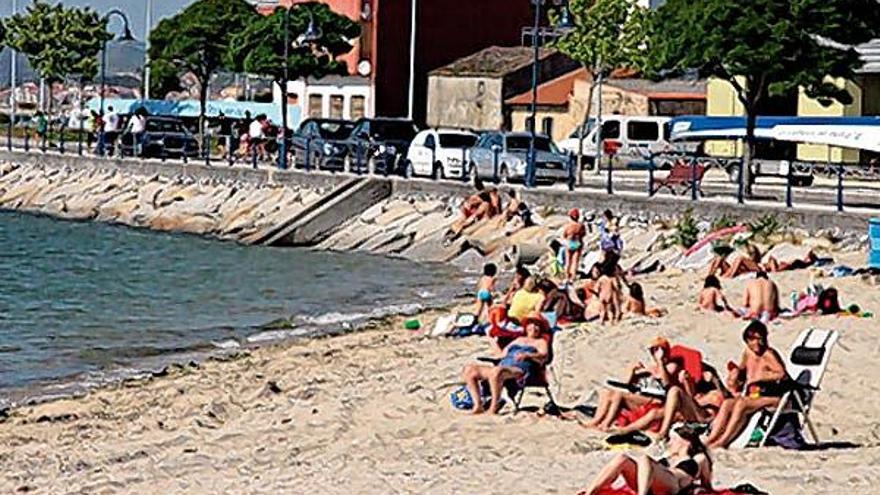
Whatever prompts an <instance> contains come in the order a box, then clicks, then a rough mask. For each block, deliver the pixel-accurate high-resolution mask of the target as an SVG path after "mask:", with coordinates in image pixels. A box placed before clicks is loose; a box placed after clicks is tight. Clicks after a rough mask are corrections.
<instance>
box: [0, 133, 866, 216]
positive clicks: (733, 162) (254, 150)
mask: <svg viewBox="0 0 880 495" xmlns="http://www.w3.org/2000/svg"><path fill="white" fill-rule="evenodd" d="M6 134H7V135H6V148H7V149H8V150H9V151H24V152H29V153H50V152H51V153H58V154H62V155H63V154H76V155H80V156H82V155H92V156H97V157H115V158H117V159H156V160H161V161H162V162H166V161H170V162H175V161H176V162H179V163H183V164H186V163H190V162H199V163H204V164H205V165H207V166H228V167H233V166H247V167H251V168H258V167H260V166H263V167H266V166H269V167H278V166H280V165H281V164H282V163H284V162H282V160H280V156H279V155H278V152H277V150H278V148H279V147H278V146H277V144H278V143H277V142H275V141H274V140H266V141H264V142H261V143H259V144H254V143H251V144H250V145H243V144H241V143H239V141H238V140H237V139H235V138H234V137H232V136H215V135H212V134H206V136H205V138H204V142H203V143H200V144H198V143H197V145H196V147H195V148H193V149H187V148H186V146H185V145H184V148H182V149H181V148H174V149H168V148H166V145H165V142H164V141H161V142H160V146H159V149H158V150H157V149H156V146H155V143H153V144H152V145H151V147H150V150H149V151H147V150H146V149H145V148H144V147H143V146H141V145H140V144H141V140H140V139H139V138H137V137H135V136H130V135H123V134H118V133H112V134H111V133H104V132H99V133H89V132H87V131H85V130H84V129H83V128H82V127H81V126H80V127H78V128H75V129H71V128H68V127H60V128H59V127H55V128H53V129H50V130H49V131H48V132H45V133H42V134H38V133H37V132H35V130H34V129H33V128H26V127H13V126H12V125H11V124H10V125H9V126H8V128H7V133H6ZM123 137H124V138H125V141H126V144H123V143H122V141H123V139H122V138H123ZM129 142H130V143H131V145H129V144H128V143H129ZM318 148H319V146H318V145H315V144H314V143H313V141H312V140H311V139H309V140H306V141H305V146H304V148H303V149H301V150H297V149H294V148H293V147H291V146H288V150H291V153H290V156H289V158H288V160H287V161H286V163H287V164H288V166H290V167H292V168H298V169H301V170H304V171H306V172H310V171H314V170H326V171H331V172H342V173H352V174H356V175H382V176H390V175H399V176H402V177H409V176H410V175H411V174H410V173H409V172H411V169H410V168H408V167H405V166H404V162H403V160H404V159H405V157H404V156H401V155H400V154H396V153H391V154H388V153H385V152H384V151H382V150H381V147H379V148H378V149H377V148H376V147H372V146H364V145H362V144H358V145H356V146H354V149H350V150H346V151H345V152H344V153H342V155H341V156H333V157H329V158H328V157H326V156H325V153H323V151H324V150H323V149H318ZM498 155H499V154H498V151H497V150H495V153H494V160H493V164H492V165H493V173H492V176H491V177H490V178H488V180H490V181H492V182H495V183H503V182H505V178H504V177H502V176H501V174H500V167H501V164H499V159H498ZM467 157H468V155H467V150H466V149H462V156H461V166H460V172H459V173H458V174H457V176H454V177H451V176H445V175H444V174H441V173H437V171H436V170H435V171H434V172H433V173H431V174H430V176H429V177H430V178H431V179H433V180H451V181H459V182H467V181H469V180H472V179H473V175H472V173H473V170H472V168H471V167H470V166H469V164H468V163H467V162H468V160H467ZM603 158H605V157H603ZM643 158H644V160H643V161H642V162H641V163H640V164H638V165H637V166H635V167H631V168H628V169H626V172H625V173H624V174H621V172H623V170H621V169H617V168H616V167H614V166H611V165H610V164H611V160H610V159H608V160H604V159H600V161H599V163H600V164H603V163H605V162H607V163H608V165H605V166H603V165H600V166H599V167H598V168H597V169H596V170H594V171H592V173H591V172H590V171H584V170H582V169H581V170H579V169H578V167H577V166H576V160H575V157H574V156H573V155H570V156H569V159H568V161H567V163H566V165H565V166H566V179H565V180H564V185H565V187H567V189H568V190H569V191H576V190H580V191H591V192H598V191H603V190H604V192H605V193H606V194H610V195H613V194H619V193H629V194H638V193H639V191H642V192H643V193H644V194H646V195H647V196H648V197H654V196H657V195H659V194H662V193H665V192H669V193H670V194H673V195H676V196H685V195H686V196H688V197H689V198H690V200H691V201H700V200H701V199H703V198H705V197H712V198H720V197H725V196H728V197H732V198H735V201H736V203H738V204H744V203H746V202H747V201H751V200H752V198H750V197H748V196H747V194H746V192H747V188H746V185H745V183H744V174H743V162H742V160H741V159H724V158H710V157H706V156H699V155H695V154H689V153H658V154H652V155H649V156H646V157H643ZM331 165H332V166H331ZM712 169H720V170H723V171H724V173H725V174H727V175H728V176H730V177H731V180H730V182H729V183H727V184H718V183H714V184H710V183H707V181H705V180H704V178H705V175H706V173H707V172H709V171H710V170H712ZM634 171H638V175H637V176H634V175H633V173H634ZM597 172H598V173H597ZM603 174H604V177H603V176H602V175H603ZM621 175H623V176H624V177H620V176H621ZM806 176H808V177H810V178H811V179H810V183H808V184H804V183H803V180H802V179H803V178H804V177H806ZM777 177H778V178H779V179H784V184H781V186H782V187H781V191H780V184H775V185H773V186H768V185H767V184H755V186H754V187H756V188H760V189H761V193H760V194H758V195H757V197H755V199H760V200H765V201H767V200H769V201H774V202H779V203H783V202H784V204H785V206H786V207H788V208H793V207H794V205H795V199H796V196H800V197H799V198H797V199H798V200H799V202H800V201H802V202H803V203H805V204H806V203H808V204H810V205H822V204H824V205H828V206H831V205H833V206H834V207H836V209H837V210H838V211H844V209H845V207H846V206H848V205H849V206H856V205H857V206H860V207H863V208H870V209H880V168H877V169H874V168H869V167H865V166H857V165H845V164H837V163H824V164H823V163H807V162H794V163H792V164H790V166H788V168H787V173H786V174H785V175H784V176H777ZM813 178H818V179H821V180H824V182H825V183H824V184H821V185H816V184H812V180H813ZM615 179H617V182H615ZM734 179H735V180H734ZM848 181H862V184H861V185H855V184H848ZM865 181H867V182H868V183H869V184H871V185H876V186H877V188H876V189H874V188H873V187H871V186H868V187H867V188H866V187H865ZM639 184H641V185H639ZM811 184H812V185H811ZM537 187H545V185H544V184H539V185H538V186H537ZM556 187H558V186H556ZM771 189H772V191H771V192H768V191H770V190H771ZM847 189H849V191H847ZM848 194H854V195H855V196H854V199H852V200H850V201H849V203H848V202H847V195H848ZM768 195H769V196H768ZM872 195H873V196H874V201H877V203H878V204H874V203H873V202H872V201H871V196H872ZM859 198H862V199H861V201H863V203H859V201H860V199H859Z"/></svg>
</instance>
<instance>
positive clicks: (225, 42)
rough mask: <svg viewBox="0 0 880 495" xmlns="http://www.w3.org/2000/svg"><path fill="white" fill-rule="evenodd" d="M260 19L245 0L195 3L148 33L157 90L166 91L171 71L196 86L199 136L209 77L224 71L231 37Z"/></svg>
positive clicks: (206, 0)
mask: <svg viewBox="0 0 880 495" xmlns="http://www.w3.org/2000/svg"><path fill="white" fill-rule="evenodd" d="M260 17H261V16H260V14H258V13H257V11H256V10H254V7H253V6H252V5H251V4H249V3H248V2H246V1H245V0H198V1H197V2H195V3H193V4H192V5H190V6H189V7H187V8H186V9H184V10H183V11H181V12H180V13H178V14H177V15H175V16H174V17H169V18H167V19H164V20H162V22H160V23H159V25H158V26H156V28H155V29H153V31H152V32H150V60H151V67H152V68H153V69H154V71H153V74H154V75H155V77H156V78H157V80H158V82H159V84H160V86H161V85H164V86H165V87H166V88H167V87H168V85H169V74H170V73H171V72H172V71H173V72H174V73H175V74H176V75H177V76H181V75H183V74H186V73H192V74H193V75H194V76H195V77H196V79H197V80H198V82H199V132H200V133H204V128H205V126H204V124H205V107H206V105H207V100H208V83H209V82H210V80H211V76H213V75H214V74H215V73H216V72H217V71H218V70H219V69H222V68H224V67H225V65H224V62H225V61H226V60H227V59H226V52H227V51H228V49H229V43H230V41H231V39H232V37H233V35H234V34H235V33H238V32H240V31H243V30H244V29H246V28H247V27H248V26H249V25H250V24H251V23H253V22H256V21H257V20H258V19H259V18H260ZM172 86H173V84H172ZM157 94H160V93H157Z"/></svg>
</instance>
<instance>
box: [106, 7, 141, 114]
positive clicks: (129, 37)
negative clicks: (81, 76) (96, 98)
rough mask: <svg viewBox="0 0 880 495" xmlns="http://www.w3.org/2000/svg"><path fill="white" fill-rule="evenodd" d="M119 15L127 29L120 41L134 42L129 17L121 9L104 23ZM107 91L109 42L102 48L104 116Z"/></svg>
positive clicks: (114, 12)
mask: <svg viewBox="0 0 880 495" xmlns="http://www.w3.org/2000/svg"><path fill="white" fill-rule="evenodd" d="M114 15H118V16H119V17H120V18H121V19H122V23H123V25H124V27H125V29H124V30H123V32H122V35H121V36H120V37H119V38H118V41H134V36H132V35H131V28H130V27H129V24H128V17H126V16H125V14H124V13H122V11H121V10H119V9H113V10H111V11H110V12H107V14H106V15H105V16H104V22H108V21H109V20H110V17H112V16H114ZM106 91H107V41H106V40H105V41H104V46H103V47H102V48H101V114H102V115H103V114H104V93H106Z"/></svg>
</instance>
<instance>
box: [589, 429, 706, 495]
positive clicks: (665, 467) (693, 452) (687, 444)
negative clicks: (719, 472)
mask: <svg viewBox="0 0 880 495" xmlns="http://www.w3.org/2000/svg"><path fill="white" fill-rule="evenodd" d="M618 480H620V481H618ZM698 487H699V488H702V489H705V490H711V489H712V459H711V458H710V457H709V452H708V451H707V450H706V447H705V446H704V445H703V442H701V441H700V436H699V434H698V433H697V432H696V431H694V430H693V429H691V428H688V427H686V426H682V427H679V428H676V429H675V430H674V431H673V432H672V434H671V435H670V437H669V445H668V447H667V449H666V452H665V454H664V456H663V457H662V458H660V459H653V458H651V457H648V456H647V455H645V454H632V453H627V454H618V455H617V456H616V457H615V458H614V459H612V460H611V462H609V463H608V464H606V465H605V467H603V468H602V470H601V471H599V474H597V475H596V478H595V479H593V482H592V483H590V486H589V487H588V488H587V489H586V490H585V491H583V492H581V493H582V494H584V495H603V494H608V493H627V492H629V490H632V491H633V492H635V494H636V495H648V494H652V495H677V494H680V493H691V491H687V492H685V491H686V490H694V489H696V488H698Z"/></svg>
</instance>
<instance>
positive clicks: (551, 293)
mask: <svg viewBox="0 0 880 495" xmlns="http://www.w3.org/2000/svg"><path fill="white" fill-rule="evenodd" d="M538 289H539V290H540V291H541V293H542V294H544V301H543V302H542V303H541V312H542V313H546V312H553V313H556V317H557V318H558V319H564V320H568V321H572V320H579V319H580V318H581V316H582V315H583V312H584V308H583V306H578V305H577V304H575V303H574V302H573V301H571V300H570V299H569V297H568V294H567V293H566V291H564V290H562V289H560V288H559V286H557V285H556V284H555V283H553V281H552V280H550V279H546V278H545V279H542V280H541V281H540V282H539V283H538Z"/></svg>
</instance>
